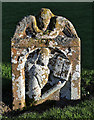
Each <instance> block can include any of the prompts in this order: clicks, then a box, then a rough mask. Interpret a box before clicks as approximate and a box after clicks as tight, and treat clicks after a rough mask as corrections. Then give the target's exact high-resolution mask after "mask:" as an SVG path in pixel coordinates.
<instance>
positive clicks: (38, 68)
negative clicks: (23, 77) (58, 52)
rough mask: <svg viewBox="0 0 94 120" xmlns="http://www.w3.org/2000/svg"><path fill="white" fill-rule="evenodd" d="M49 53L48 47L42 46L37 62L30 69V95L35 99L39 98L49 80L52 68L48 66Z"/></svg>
mask: <svg viewBox="0 0 94 120" xmlns="http://www.w3.org/2000/svg"><path fill="white" fill-rule="evenodd" d="M49 53H50V50H49V49H48V48H42V49H41V50H40V51H39V54H38V56H37V59H36V61H35V64H34V65H32V67H31V68H30V70H29V79H28V81H29V82H28V90H29V91H28V92H27V94H28V96H29V98H33V99H34V100H38V99H39V98H40V96H41V89H42V88H43V87H44V86H45V84H46V83H47V82H48V77H49V73H50V70H49V68H48V66H47V65H48V63H49Z"/></svg>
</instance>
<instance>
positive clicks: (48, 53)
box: [11, 8, 80, 110]
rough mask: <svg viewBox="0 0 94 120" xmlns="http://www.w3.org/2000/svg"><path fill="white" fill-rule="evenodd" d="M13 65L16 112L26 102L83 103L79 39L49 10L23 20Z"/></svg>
mask: <svg viewBox="0 0 94 120" xmlns="http://www.w3.org/2000/svg"><path fill="white" fill-rule="evenodd" d="M11 63H12V87H13V109H14V110H15V109H19V108H20V109H22V108H23V107H25V106H26V100H29V101H30V102H31V104H34V105H38V104H41V103H43V102H45V101H46V100H60V99H62V98H65V99H68V100H78V99H80V38H79V37H78V35H77V33H76V30H75V28H74V26H73V25H72V23H71V22H70V21H69V20H68V19H66V18H65V17H61V16H57V15H54V14H53V13H52V12H51V11H50V10H49V9H46V8H42V9H41V10H40V12H39V14H38V15H37V16H33V15H29V16H27V17H24V18H23V19H22V20H21V21H20V22H19V23H18V25H17V27H16V31H15V33H14V36H13V38H12V39H11ZM27 102H28V101H27Z"/></svg>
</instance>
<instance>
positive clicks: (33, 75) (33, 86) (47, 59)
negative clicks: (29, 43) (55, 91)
mask: <svg viewBox="0 0 94 120" xmlns="http://www.w3.org/2000/svg"><path fill="white" fill-rule="evenodd" d="M32 54H33V55H32ZM32 54H31V58H30V59H29V60H28V62H27V66H28V67H27V69H28V76H29V77H28V92H27V95H28V96H29V98H31V99H32V98H33V99H34V100H35V101H36V100H39V99H40V97H41V90H42V89H43V87H44V86H45V85H46V84H47V83H48V84H50V85H51V86H54V85H56V84H58V83H59V82H60V81H61V83H63V82H64V81H66V82H67V81H68V80H69V75H70V72H71V63H70V61H69V59H68V58H67V57H66V55H65V54H64V53H63V51H60V50H59V49H58V48H51V47H49V48H41V49H37V50H36V51H35V52H33V53H32ZM66 82H65V83H66Z"/></svg>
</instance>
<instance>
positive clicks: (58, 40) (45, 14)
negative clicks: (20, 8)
mask: <svg viewBox="0 0 94 120" xmlns="http://www.w3.org/2000/svg"><path fill="white" fill-rule="evenodd" d="M79 40H80V39H79V37H78V35H77V33H76V30H75V28H74V26H73V25H72V23H71V22H70V21H69V20H68V19H66V18H65V17H62V16H57V15H54V14H53V13H52V12H51V11H50V9H47V8H42V9H41V10H40V12H39V14H38V15H37V16H33V15H29V16H27V17H24V19H22V21H20V22H19V23H18V25H17V27H16V31H15V33H14V36H13V38H12V39H11V46H12V47H26V48H27V47H56V46H60V47H61V46H63V47H66V46H80V44H79Z"/></svg>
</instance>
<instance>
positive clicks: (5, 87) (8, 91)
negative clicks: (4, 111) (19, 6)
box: [2, 78, 13, 109]
mask: <svg viewBox="0 0 94 120" xmlns="http://www.w3.org/2000/svg"><path fill="white" fill-rule="evenodd" d="M12 96H13V95H12V81H11V80H10V79H6V78H2V102H4V103H5V105H7V106H9V108H10V109H12Z"/></svg>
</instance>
